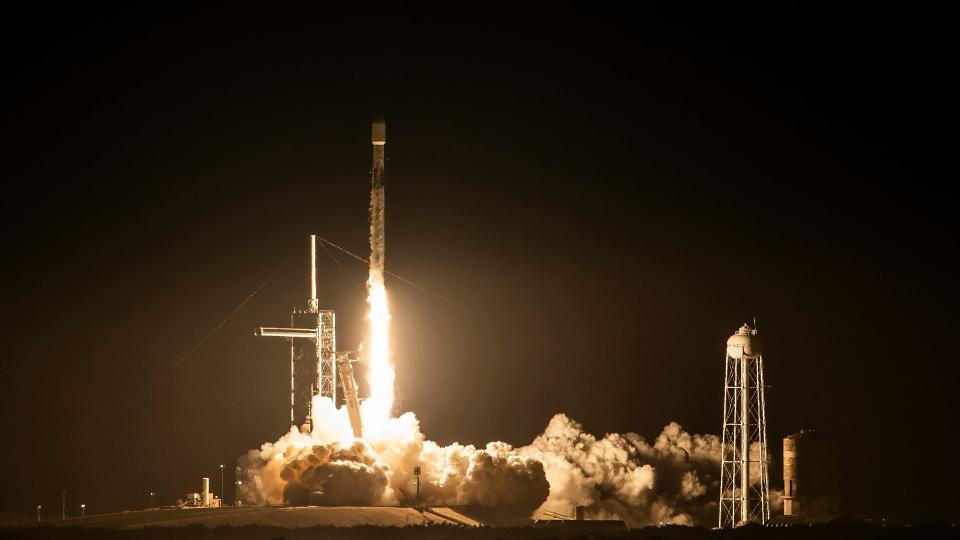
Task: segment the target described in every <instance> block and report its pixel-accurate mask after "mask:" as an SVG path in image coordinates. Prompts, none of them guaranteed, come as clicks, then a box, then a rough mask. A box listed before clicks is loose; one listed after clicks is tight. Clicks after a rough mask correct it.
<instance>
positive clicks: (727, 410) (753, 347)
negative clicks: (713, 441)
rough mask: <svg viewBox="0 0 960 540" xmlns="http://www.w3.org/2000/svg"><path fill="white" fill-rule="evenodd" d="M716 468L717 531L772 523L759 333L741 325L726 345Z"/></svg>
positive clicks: (745, 325)
mask: <svg viewBox="0 0 960 540" xmlns="http://www.w3.org/2000/svg"><path fill="white" fill-rule="evenodd" d="M723 388H724V391H723V446H722V449H721V463H720V516H719V526H720V528H730V527H736V526H739V525H745V524H747V523H760V524H764V525H765V524H766V523H767V522H768V521H769V520H770V482H769V476H768V474H767V413H766V402H765V399H764V384H763V355H762V354H761V347H760V339H759V338H758V337H757V330H756V329H755V328H751V327H750V326H749V325H747V324H744V325H743V326H741V327H740V329H739V330H737V332H736V333H735V334H733V335H732V336H730V339H728V340H727V355H726V362H725V376H724V385H723Z"/></svg>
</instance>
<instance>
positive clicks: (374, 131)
mask: <svg viewBox="0 0 960 540" xmlns="http://www.w3.org/2000/svg"><path fill="white" fill-rule="evenodd" d="M370 140H371V141H372V142H373V144H385V143H386V142H387V123H386V122H385V121H383V120H382V119H380V120H374V121H373V126H372V128H371V137H370Z"/></svg>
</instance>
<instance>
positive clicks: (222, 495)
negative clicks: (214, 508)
mask: <svg viewBox="0 0 960 540" xmlns="http://www.w3.org/2000/svg"><path fill="white" fill-rule="evenodd" d="M226 495H227V494H226V493H225V492H224V491H223V464H222V463H221V464H220V502H221V503H222V502H223V500H224V499H226V498H227V496H226Z"/></svg>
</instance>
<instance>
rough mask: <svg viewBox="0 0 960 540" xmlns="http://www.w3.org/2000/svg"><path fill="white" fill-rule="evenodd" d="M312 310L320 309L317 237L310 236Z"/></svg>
mask: <svg viewBox="0 0 960 540" xmlns="http://www.w3.org/2000/svg"><path fill="white" fill-rule="evenodd" d="M309 303H310V309H311V310H312V311H313V312H316V311H317V310H318V309H320V303H319V302H318V301H317V235H315V234H311V235H310V302H309Z"/></svg>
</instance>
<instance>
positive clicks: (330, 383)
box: [256, 120, 387, 438]
mask: <svg viewBox="0 0 960 540" xmlns="http://www.w3.org/2000/svg"><path fill="white" fill-rule="evenodd" d="M370 142H371V143H372V144H373V168H372V169H371V171H370V175H371V190H370V248H371V249H370V272H371V275H373V274H374V273H376V275H379V276H382V275H383V270H384V205H385V197H384V188H383V177H384V150H385V148H384V147H385V146H386V143H387V128H386V123H385V122H383V121H382V120H378V121H375V122H373V125H372V127H371V137H370ZM336 321H337V317H336V313H335V312H334V311H333V310H331V309H320V303H319V301H318V299H317V236H316V235H310V297H309V298H308V299H307V307H306V309H303V310H298V309H294V310H293V313H292V314H291V315H290V327H288V328H281V327H260V328H259V329H257V331H256V335H257V336H265V337H280V338H285V339H288V340H289V341H290V424H291V425H292V426H296V427H297V429H299V430H300V431H303V432H306V433H309V432H310V431H312V430H313V423H314V420H315V418H314V415H313V398H314V396H316V395H317V394H319V395H320V396H321V397H324V398H329V399H330V400H331V401H332V402H333V405H334V407H336V406H337V405H338V401H337V397H338V396H337V387H338V383H339V388H340V389H341V390H342V392H343V393H342V394H341V396H342V399H343V403H344V404H346V406H347V414H348V416H349V417H350V426H351V428H352V429H353V435H354V436H355V437H358V438H359V437H362V436H363V423H362V419H361V416H360V397H359V393H358V390H357V381H356V378H355V377H354V373H353V363H354V362H357V361H358V360H359V355H358V354H357V352H356V351H338V350H337V332H336Z"/></svg>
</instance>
